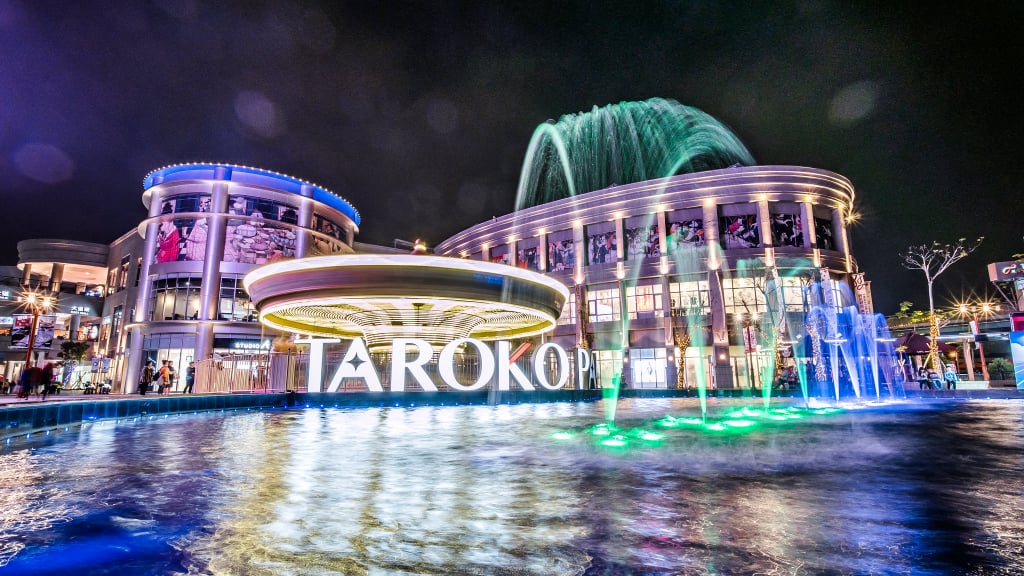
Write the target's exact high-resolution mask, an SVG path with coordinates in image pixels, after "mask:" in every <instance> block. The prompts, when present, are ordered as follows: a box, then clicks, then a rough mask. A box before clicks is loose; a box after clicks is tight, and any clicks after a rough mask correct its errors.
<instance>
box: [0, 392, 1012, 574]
mask: <svg viewBox="0 0 1024 576" xmlns="http://www.w3.org/2000/svg"><path fill="white" fill-rule="evenodd" d="M744 406H745V404H743V403H741V402H740V401H738V400H736V401H733V400H721V399H713V400H712V405H711V406H710V407H709V414H710V413H721V414H725V413H728V412H729V411H735V410H736V409H738V408H742V407H744ZM699 411H700V408H699V406H697V403H696V400H694V399H653V400H652V399H646V400H621V401H620V403H619V407H618V411H617V415H616V422H615V425H616V426H619V427H621V428H622V429H628V430H647V431H652V435H650V436H646V435H643V434H640V435H637V434H633V435H632V436H630V439H632V441H631V442H630V443H629V445H628V447H621V446H614V445H608V444H604V443H602V442H600V441H596V439H595V436H594V434H593V430H594V427H595V425H598V424H600V423H602V422H603V421H604V410H603V407H602V406H601V403H600V402H592V403H578V404H572V403H555V404H521V405H499V406H457V407H416V408H363V409H307V410H271V411H248V412H234V413H210V414H195V415H182V416H167V417H164V416H161V417H155V418H152V419H145V420H137V421H119V422H111V421H105V422H94V423H90V424H87V425H84V426H81V427H77V428H76V427H72V428H70V429H68V430H66V431H65V430H63V429H61V430H60V431H52V432H50V433H49V434H46V433H43V434H33V435H32V436H31V437H29V438H25V437H19V438H15V439H12V441H11V442H9V443H7V444H6V445H4V447H3V449H2V450H0V575H2V574H6V573H10V574H19V575H43V574H62V575H65V576H66V575H68V574H76V575H82V574H85V575H92V574H133V575H146V574H153V575H156V574H161V575H162V574H217V575H221V574H232V575H234V574H239V575H241V574H245V575H279V574H289V575H313V574H317V575H320V574H346V575H348V574H356V575H361V574H368V575H385V574H386V575H395V574H399V575H406V574H431V575H433V574H488V575H489V574H496V575H542V576H550V575H558V574H593V575H597V574H607V575H611V574H614V575H625V574H644V575H661V574H666V575H667V574H755V573H756V574H869V573H872V574H915V575H917V574H1019V573H1024V497H1022V492H1024V402H1021V401H1015V400H993V401H945V402H943V401H940V402H925V401H917V402H914V401H911V402H904V403H900V404H892V405H876V406H867V407H863V408H859V409H853V408H848V409H845V410H843V411H841V412H835V413H830V414H824V413H822V414H815V413H808V414H805V415H803V417H802V418H799V419H794V420H780V421H775V422H772V421H767V420H765V421H760V422H758V423H757V425H749V426H747V425H744V426H742V428H743V431H742V433H738V432H737V433H732V432H730V433H722V434H716V433H710V432H708V430H706V429H700V430H698V429H694V428H692V427H686V426H678V427H659V426H658V424H657V423H658V422H659V421H663V420H664V418H665V416H667V415H671V416H674V417H677V418H680V419H683V418H686V417H687V416H688V415H693V414H698V413H699ZM653 431H656V432H653ZM636 438H641V440H642V441H637V440H636Z"/></svg>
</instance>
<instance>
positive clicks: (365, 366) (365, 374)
mask: <svg viewBox="0 0 1024 576" xmlns="http://www.w3.org/2000/svg"><path fill="white" fill-rule="evenodd" d="M353 361H355V362H353ZM345 378H362V379H363V380H365V381H366V387H367V388H369V389H370V391H371V392H383V391H384V388H383V387H382V386H381V385H380V376H378V375H377V369H376V368H374V367H373V362H371V361H370V353H369V352H368V351H367V350H366V343H365V342H363V339H362V338H353V339H352V345H351V346H349V347H348V350H346V351H345V357H344V358H342V359H341V364H339V365H338V371H337V372H335V373H334V378H332V379H331V385H330V386H329V387H328V388H327V392H337V391H338V387H339V386H341V381H342V380H344V379H345Z"/></svg>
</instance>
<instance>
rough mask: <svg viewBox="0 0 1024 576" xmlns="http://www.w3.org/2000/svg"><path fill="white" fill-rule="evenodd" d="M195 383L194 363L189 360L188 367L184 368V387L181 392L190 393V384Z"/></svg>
mask: <svg viewBox="0 0 1024 576" xmlns="http://www.w3.org/2000/svg"><path fill="white" fill-rule="evenodd" d="M195 383H196V363H195V362H189V363H188V368H185V389H184V390H182V391H181V393H182V394H191V393H192V386H194V385H195Z"/></svg>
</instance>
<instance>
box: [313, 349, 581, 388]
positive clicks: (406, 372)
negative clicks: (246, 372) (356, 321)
mask: <svg viewBox="0 0 1024 576" xmlns="http://www.w3.org/2000/svg"><path fill="white" fill-rule="evenodd" d="M295 342H296V343H299V344H309V370H308V373H307V378H308V381H307V382H306V390H308V391H309V392H337V391H338V389H339V388H341V385H342V383H343V382H344V381H345V380H348V379H359V380H362V381H363V382H365V384H366V387H367V388H368V389H369V390H370V391H371V392H383V391H384V387H383V385H382V384H381V378H380V374H379V373H378V372H377V368H376V367H375V366H374V364H373V362H372V360H371V358H370V351H369V350H368V349H367V347H366V343H365V342H364V341H363V339H362V338H355V339H353V340H352V343H351V345H349V347H348V350H346V351H345V356H344V357H343V358H342V360H341V363H340V364H339V365H338V367H337V369H336V370H335V372H334V374H333V375H331V378H330V380H329V381H326V384H327V385H326V386H324V384H325V380H324V357H325V350H326V348H327V345H328V344H337V343H339V342H341V340H340V339H338V338H308V339H303V340H296V341H295ZM464 346H465V347H472V348H475V349H476V353H477V358H478V360H479V366H480V374H479V376H478V377H477V378H476V381H474V382H460V381H459V379H458V377H457V376H456V374H455V365H456V354H457V353H458V352H459V350H460V349H462V348H463V347H464ZM512 355H513V350H512V344H511V342H508V341H505V340H500V341H498V342H495V345H494V349H493V350H492V349H491V347H490V346H488V345H487V344H486V343H485V342H483V341H481V340H477V339H475V338H459V339H457V340H453V341H451V342H449V343H448V344H446V345H445V347H444V348H442V349H441V353H440V354H439V355H438V358H437V369H438V373H439V375H440V377H441V381H443V382H444V383H445V384H446V385H447V386H448V387H449V388H451V389H453V390H461V391H471V390H480V389H483V388H484V387H486V386H487V384H488V383H490V382H496V383H497V389H498V390H510V389H511V388H512V385H513V384H515V385H517V386H519V387H520V388H522V389H523V390H527V391H533V390H536V388H535V387H534V385H533V381H536V382H537V383H538V384H540V386H541V387H542V388H545V389H547V390H559V389H561V388H562V387H564V386H565V385H566V383H568V381H569V376H570V369H571V367H570V364H569V354H568V353H567V352H566V350H565V349H564V348H562V347H561V346H559V345H558V344H555V343H554V342H548V343H545V344H541V345H540V346H539V347H537V351H536V353H534V355H533V361H532V362H531V363H530V364H531V367H532V369H533V375H534V378H533V379H532V380H531V378H530V377H529V375H528V374H527V373H526V372H524V371H523V369H522V368H520V367H519V365H517V364H516V363H515V362H513V361H512V359H511V358H512ZM410 357H412V359H410ZM432 357H433V348H432V347H431V345H430V343H429V342H427V341H426V340H422V339H419V338H396V339H394V340H392V341H391V379H390V380H391V390H390V391H391V392H403V391H405V387H406V381H407V380H409V383H410V384H415V385H417V386H419V387H420V388H421V389H422V390H423V391H425V392H436V391H437V386H435V385H434V381H433V380H432V379H431V377H430V376H429V375H428V374H427V371H426V370H425V368H424V367H425V366H426V365H427V364H428V363H429V362H430V361H431V358H432ZM549 359H550V360H552V361H553V362H554V366H553V367H554V368H555V370H553V371H552V372H553V378H551V379H549V371H548V370H547V368H548V366H547V363H548V361H549ZM590 366H591V359H590V354H589V352H588V351H587V350H583V349H577V350H576V373H577V378H578V382H579V383H580V387H581V388H582V387H584V383H587V382H589V378H588V375H587V372H588V371H589V369H590Z"/></svg>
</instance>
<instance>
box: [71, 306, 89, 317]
mask: <svg viewBox="0 0 1024 576" xmlns="http://www.w3.org/2000/svg"><path fill="white" fill-rule="evenodd" d="M70 312H71V313H72V314H79V315H81V316H92V310H91V309H90V308H89V307H88V306H72V307H71V310H70Z"/></svg>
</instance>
